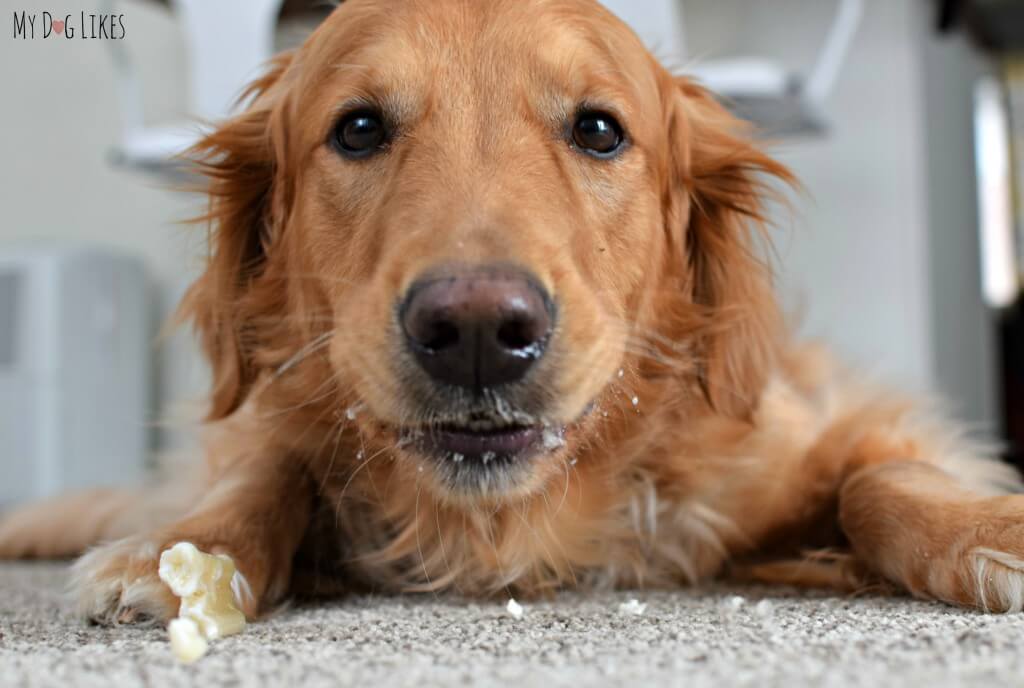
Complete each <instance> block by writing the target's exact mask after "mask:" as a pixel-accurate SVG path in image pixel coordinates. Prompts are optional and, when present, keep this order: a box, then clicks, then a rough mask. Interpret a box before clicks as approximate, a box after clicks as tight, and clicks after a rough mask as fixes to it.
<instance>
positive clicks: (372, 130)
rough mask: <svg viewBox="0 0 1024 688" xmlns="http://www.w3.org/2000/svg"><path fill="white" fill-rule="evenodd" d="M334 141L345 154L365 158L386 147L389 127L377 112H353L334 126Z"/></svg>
mask: <svg viewBox="0 0 1024 688" xmlns="http://www.w3.org/2000/svg"><path fill="white" fill-rule="evenodd" d="M334 141H335V144H336V145H337V146H338V148H339V149H340V150H341V152H342V153H343V154H345V155H347V156H349V157H352V158H365V157H367V156H370V155H373V154H374V153H376V152H377V151H379V150H380V149H381V148H383V147H384V143H385V142H386V141H387V127H385V126H384V121H383V119H382V118H381V116H380V115H379V114H377V113H375V112H370V111H360V112H353V113H351V114H349V115H346V116H345V117H343V118H342V120H341V121H340V122H338V124H337V126H336V127H335V128H334Z"/></svg>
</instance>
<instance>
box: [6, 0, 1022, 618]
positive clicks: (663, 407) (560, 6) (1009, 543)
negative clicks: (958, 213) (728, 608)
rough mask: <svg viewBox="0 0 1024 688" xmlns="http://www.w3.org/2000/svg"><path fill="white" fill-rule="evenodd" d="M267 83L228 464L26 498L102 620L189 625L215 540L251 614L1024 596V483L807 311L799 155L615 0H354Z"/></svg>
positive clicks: (253, 120)
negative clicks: (772, 590)
mask: <svg viewBox="0 0 1024 688" xmlns="http://www.w3.org/2000/svg"><path fill="white" fill-rule="evenodd" d="M252 94H253V99H252V102H251V105H250V106H249V107H248V109H247V110H246V111H245V112H244V113H243V114H241V115H239V116H237V117H235V118H234V119H231V120H229V121H227V122H226V123H224V124H223V125H222V126H221V127H220V128H219V129H218V130H217V131H216V132H215V133H213V134H211V135H210V136H209V137H208V138H207V139H206V140H205V141H204V142H203V143H202V144H201V146H200V148H199V149H198V150H197V151H196V153H197V157H199V158H200V159H201V164H202V166H203V167H204V168H205V171H206V173H207V174H208V176H209V179H210V183H209V193H210V210H209V216H208V218H207V219H208V221H209V223H210V227H211V231H210V258H209V264H208V267H207V268H206V271H205V273H204V274H203V275H202V276H201V277H200V279H199V280H198V281H197V282H196V283H195V285H194V286H193V288H192V290H191V292H190V294H189V295H188V297H187V299H186V302H185V303H184V305H183V309H184V312H185V314H186V315H187V316H189V317H190V318H191V320H192V321H193V323H194V324H195V326H196V328H197V330H198V332H199V334H200V336H201V339H202V342H203V345H204V347H205V351H206V354H207V356H208V357H209V361H210V363H211V365H212V369H213V375H214V383H213V389H212V400H211V406H210V412H209V419H208V443H207V444H208V447H207V449H208V455H207V461H206V463H205V471H203V472H202V474H201V475H197V476H196V477H195V478H194V479H192V480H185V481H177V483H176V484H174V485H172V486H164V487H156V488H153V489H150V490H144V491H140V492H133V493H129V492H116V491H110V492H93V493H88V494H84V495H78V496H72V497H67V498H61V499H57V500H54V501H51V502H48V503H46V504H42V505H36V506H30V507H27V508H26V509H23V510H20V511H17V512H15V513H13V514H10V515H8V516H7V517H6V518H5V519H4V520H3V522H2V524H0V556H4V557H29V556H68V555H73V554H78V553H81V552H83V551H85V550H86V549H88V548H90V547H91V548H92V549H91V550H90V551H89V552H88V553H87V554H85V556H84V557H83V558H82V559H80V560H79V562H78V564H77V565H76V569H75V587H76V590H77V594H78V596H79V599H80V601H81V605H82V609H83V612H84V613H85V614H87V615H88V616H89V617H91V618H93V619H98V620H100V621H114V622H116V621H130V620H136V619H141V618H144V617H145V618H152V619H158V620H160V619H166V618H168V617H171V616H172V615H173V614H174V613H175V610H176V607H177V605H176V600H175V599H174V598H173V596H172V595H171V594H170V592H169V591H168V590H167V588H165V587H164V586H163V585H162V584H161V583H160V581H159V580H158V578H157V571H156V569H157V558H158V556H159V553H160V552H161V551H162V550H163V549H164V548H166V547H168V546H170V545H172V544H174V543H176V542H179V541H190V542H193V543H195V544H196V545H197V546H199V547H200V548H202V549H205V550H208V551H216V552H225V553H228V554H230V555H231V556H232V557H233V558H234V560H235V561H236V563H237V565H238V568H239V571H240V572H241V573H242V574H243V575H244V580H245V583H246V585H243V586H242V587H241V590H243V591H244V594H242V595H241V597H242V600H241V602H242V603H243V605H244V610H245V612H246V613H247V615H249V616H250V617H257V616H259V615H260V614H261V613H264V612H267V611H268V610H271V609H273V608H274V607H275V605H278V604H279V603H280V602H281V601H282V600H283V599H285V598H287V597H288V596H291V595H308V594H330V593H334V592H336V591H343V590H358V589H373V590H378V591H394V592H399V591H427V590H452V591H456V592H459V593H462V594H465V595H488V594H495V593H498V592H511V593H514V594H517V595H523V596H530V595H537V594H541V593H543V592H545V591H549V590H556V589H560V588H565V587H568V586H598V585H604V586H617V587H634V586H660V587H664V586H674V585H679V584H683V583H693V582H697V581H701V580H704V579H706V578H708V577H712V576H716V575H731V576H736V577H741V578H745V579H755V580H761V581H775V582H780V583H789V584H797V585H807V586H811V585H825V586H834V587H838V588H840V589H846V590H850V589H857V588H861V587H864V586H868V585H875V584H887V585H888V586H889V587H895V588H901V589H904V590H907V591H909V592H911V593H913V594H914V595H918V596H922V597H929V598H936V599H940V600H945V601H947V602H950V603H953V604H959V605H964V606H969V607H976V608H981V609H986V610H993V611H1011V610H1012V611H1020V610H1021V609H1022V606H1024V497H1021V496H1013V495H1010V494H1008V493H1007V491H1008V490H1010V489H1012V488H1013V487H1014V486H1015V478H1013V477H1012V475H1009V474H1008V470H1006V469H1003V468H1002V467H1001V466H1000V465H999V464H998V463H996V462H993V461H988V460H986V459H985V458H984V457H983V456H981V452H979V451H977V450H976V449H974V448H972V447H971V446H968V445H967V444H965V443H964V442H963V441H962V440H961V439H960V437H959V434H958V432H957V430H956V426H955V425H954V424H951V423H948V422H947V421H944V420H943V419H941V418H938V417H936V416H935V415H933V414H931V413H930V412H928V411H926V410H922V409H920V408H918V407H917V406H916V405H915V404H914V403H911V402H907V401H904V400H902V399H900V398H897V397H896V396H895V395H894V394H893V393H891V392H887V391H884V390H875V389H871V388H870V387H868V386H865V385H863V384H861V383H860V382H859V380H858V379H856V378H855V377H853V376H851V375H849V374H846V373H844V372H842V370H840V369H839V368H837V367H836V366H835V365H834V364H833V363H831V362H830V360H829V358H828V356H827V355H826V354H825V353H824V352H823V351H821V350H818V349H815V348H813V347H809V346H805V345H800V344H798V343H796V342H794V341H793V340H792V339H791V338H790V337H789V336H788V334H787V328H786V326H785V323H784V321H783V319H782V318H781V317H780V313H779V308H778V306H777V304H776V301H775V299H774V297H773V294H772V285H771V275H770V271H769V270H768V269H767V267H766V265H765V263H764V262H762V261H761V260H760V259H759V258H758V246H759V242H760V240H759V238H758V237H759V230H758V228H759V226H760V225H761V223H762V219H763V213H762V208H763V203H764V201H765V197H766V195H767V194H769V193H770V192H771V191H772V189H773V185H774V183H775V182H774V181H773V180H781V181H783V182H788V181H791V177H790V174H789V172H787V170H786V169H785V168H784V167H783V166H781V165H780V164H779V163H777V162H775V161H774V160H772V159H771V158H770V157H768V156H767V155H766V154H765V153H764V152H762V150H760V149H759V147H758V146H757V144H756V143H755V142H754V141H753V140H752V139H751V138H750V136H749V132H747V131H746V128H745V127H744V126H743V125H742V124H741V123H740V122H738V121H737V120H735V119H734V118H733V117H732V116H730V115H729V114H728V113H727V112H726V111H725V110H724V109H723V107H722V106H721V105H719V103H718V102H716V100H715V98H714V97H713V96H711V95H710V94H709V93H707V92H706V91H705V90H703V89H702V88H701V87H700V86H698V85H696V84H694V83H692V82H691V81H688V80H687V79H684V78H677V77H673V76H672V75H671V74H670V73H669V72H668V71H666V70H665V69H664V68H663V67H662V66H660V65H659V64H658V63H657V61H656V60H655V59H654V58H653V57H652V55H651V54H650V53H649V52H648V51H647V50H646V49H645V48H644V46H643V45H642V44H641V42H640V40H639V39H638V38H637V37H636V36H635V35H634V34H633V33H632V32H630V31H629V30H628V29H627V28H626V27H625V26H624V25H623V24H622V23H621V22H620V21H618V20H617V19H616V18H614V17H613V16H612V15H611V14H610V13H608V12H607V11H605V10H604V9H603V8H602V7H601V6H600V5H599V4H598V3H597V2H596V1H594V0H401V1H399V0H348V1H347V2H345V3H343V4H342V5H341V6H340V7H339V8H338V9H336V10H335V11H334V12H333V14H332V15H331V16H330V17H329V19H328V20H327V21H326V22H325V23H324V24H323V25H321V26H320V27H319V28H318V29H317V30H316V31H315V33H313V34H312V36H311V37H310V38H309V39H308V40H307V41H306V43H305V44H304V45H303V46H302V47H301V48H300V49H298V50H296V51H295V52H294V53H291V54H286V55H282V56H281V57H280V58H278V59H277V60H276V61H275V62H274V63H273V64H272V66H271V68H270V70H269V73H267V74H266V76H264V77H263V78H262V79H260V80H259V81H258V82H257V83H256V84H254V86H253V87H252ZM878 250H879V251H883V250H885V248H884V247H879V248H878ZM887 336H893V337H898V336H899V333H895V332H893V333H887Z"/></svg>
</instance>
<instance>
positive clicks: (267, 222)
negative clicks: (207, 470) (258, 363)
mask: <svg viewBox="0 0 1024 688" xmlns="http://www.w3.org/2000/svg"><path fill="white" fill-rule="evenodd" d="M289 63H290V57H289V56H288V55H287V54H285V55H282V56H279V57H278V58H276V59H275V60H274V61H273V62H272V63H271V65H270V68H269V70H268V71H267V73H266V74H265V75H264V76H263V77H261V78H260V79H258V80H257V81H255V82H254V83H253V84H252V85H251V86H250V87H249V88H248V89H247V91H246V92H245V93H244V94H243V96H242V98H243V99H247V98H250V97H251V99H252V100H251V103H250V105H249V107H248V108H247V109H246V111H245V112H243V113H242V114H240V115H238V116H236V117H234V118H232V119H230V120H228V121H226V122H225V123H223V124H222V125H220V126H219V127H218V128H217V129H216V130H215V131H213V132H212V133H210V134H209V135H208V136H206V137H205V138H204V139H203V140H202V141H200V142H199V143H198V144H196V146H194V147H193V149H192V150H191V151H190V153H189V154H188V157H189V159H190V160H191V161H194V162H196V163H197V164H198V165H199V168H200V171H201V173H202V174H203V175H204V176H205V178H206V180H207V183H206V184H205V186H204V188H203V190H204V191H206V192H207V193H208V195H209V206H208V209H207V212H206V213H204V214H203V215H202V216H201V217H199V218H197V219H196V221H197V222H202V223H205V224H206V225H207V228H208V229H207V233H208V251H209V253H208V259H207V264H206V268H205V270H204V272H203V274H202V275H201V276H200V277H199V279H198V280H196V282H195V283H194V284H193V285H192V287H191V288H190V289H189V291H188V293H187V294H186V296H185V299H184V300H183V302H182V304H181V307H180V309H179V317H180V318H181V319H183V320H191V322H192V324H193V326H194V327H195V329H196V331H197V333H198V336H199V338H200V342H201V344H202V346H203V348H204V350H205V353H206V356H207V359H208V360H209V362H210V366H211V369H212V374H213V385H212V391H211V395H210V409H209V415H208V418H209V419H210V420H215V419H218V418H223V417H225V416H227V415H229V414H230V413H231V412H233V411H234V410H235V409H237V408H238V407H239V406H240V405H241V403H242V401H243V400H244V399H245V396H246V394H247V393H248V391H249V389H250V388H251V387H252V385H253V383H254V382H255V376H256V367H255V365H254V361H253V349H254V342H253V339H254V337H256V336H257V335H256V331H255V327H254V323H255V322H256V321H255V318H256V316H257V315H260V316H261V317H265V316H266V314H261V313H259V311H261V310H266V305H265V304H260V303H259V302H258V299H257V298H255V297H254V295H253V294H252V293H251V292H252V288H253V285H254V284H255V283H256V282H257V281H258V280H259V278H260V276H261V275H262V274H263V271H264V270H265V268H266V262H267V252H268V250H269V247H270V244H271V242H272V239H273V235H274V233H275V229H276V227H277V226H279V225H280V218H281V217H282V210H281V207H280V206H281V203H282V199H281V193H280V190H277V189H275V182H274V179H275V174H276V173H277V168H278V161H277V157H278V155H279V151H278V150H276V149H277V148H278V147H279V146H280V145H281V144H280V142H279V141H276V140H275V133H276V134H280V131H277V132H275V130H277V129H280V124H281V123H280V121H279V120H280V118H281V116H282V115H281V110H282V107H281V105H282V103H281V101H282V99H283V91H284V86H283V84H282V83H281V81H282V77H283V75H284V74H285V72H286V70H287V68H288V65H289Z"/></svg>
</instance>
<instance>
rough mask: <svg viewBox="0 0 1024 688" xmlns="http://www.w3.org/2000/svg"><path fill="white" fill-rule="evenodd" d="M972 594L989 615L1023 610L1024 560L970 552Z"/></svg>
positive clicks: (990, 551)
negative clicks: (990, 613)
mask: <svg viewBox="0 0 1024 688" xmlns="http://www.w3.org/2000/svg"><path fill="white" fill-rule="evenodd" d="M970 558H971V563H972V566H971V568H972V571H971V572H970V573H971V582H972V583H973V590H972V594H973V595H974V596H975V598H976V603H977V606H978V607H980V608H981V609H983V610H985V611H987V612H1020V611H1024V558H1022V557H1020V556H1017V555H1014V554H1010V553H1008V552H1003V551H1000V550H995V549H990V548H988V547H975V548H974V549H973V550H971V552H970Z"/></svg>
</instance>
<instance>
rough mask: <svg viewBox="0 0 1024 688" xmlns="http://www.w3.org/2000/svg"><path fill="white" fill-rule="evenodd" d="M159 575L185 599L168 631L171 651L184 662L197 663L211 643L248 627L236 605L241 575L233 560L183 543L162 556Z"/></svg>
mask: <svg viewBox="0 0 1024 688" xmlns="http://www.w3.org/2000/svg"><path fill="white" fill-rule="evenodd" d="M159 574H160V580H162V581H163V582H164V583H166V584H167V587H169V588H170V589H171V592H173V593H174V594H175V595H176V596H178V597H180V598H181V605H180V606H179V607H178V618H177V619H175V620H174V621H172V622H171V626H170V627H168V631H169V632H170V634H171V648H172V649H173V650H174V653H175V654H176V655H177V656H178V657H179V659H181V660H182V661H184V662H194V661H196V660H197V659H199V657H202V655H203V654H205V652H206V648H207V641H208V640H216V639H217V638H222V637H224V636H227V635H234V634H235V633H240V632H241V631H242V629H243V628H245V614H243V613H242V612H241V611H239V609H238V607H237V606H236V600H235V593H234V591H233V589H232V582H233V581H234V578H235V576H238V575H239V574H238V573H237V572H236V570H235V563H234V562H233V561H232V560H231V557H229V556H226V555H223V554H216V555H214V554H205V553H204V552H200V551H199V549H197V548H196V546H195V545H193V544H191V543H189V542H179V543H178V544H176V545H175V546H174V547H172V548H170V549H169V550H165V551H164V552H163V554H161V555H160V569H159ZM179 621H182V622H188V623H178V622H179ZM190 624H191V625H190ZM193 626H194V627H195V628H194V632H193V628H192V627H193Z"/></svg>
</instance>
